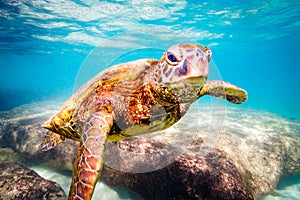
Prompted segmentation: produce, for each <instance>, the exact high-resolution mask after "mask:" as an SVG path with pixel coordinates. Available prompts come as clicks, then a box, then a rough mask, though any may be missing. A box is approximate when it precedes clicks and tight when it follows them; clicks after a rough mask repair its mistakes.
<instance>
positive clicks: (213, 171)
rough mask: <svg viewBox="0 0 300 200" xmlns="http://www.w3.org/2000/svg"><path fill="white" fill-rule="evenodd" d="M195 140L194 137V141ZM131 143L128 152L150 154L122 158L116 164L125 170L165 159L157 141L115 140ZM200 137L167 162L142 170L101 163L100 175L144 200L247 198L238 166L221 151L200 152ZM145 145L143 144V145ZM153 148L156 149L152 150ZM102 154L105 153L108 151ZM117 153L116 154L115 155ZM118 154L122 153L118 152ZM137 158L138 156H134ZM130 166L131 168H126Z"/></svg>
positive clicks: (248, 196) (123, 145)
mask: <svg viewBox="0 0 300 200" xmlns="http://www.w3.org/2000/svg"><path fill="white" fill-rule="evenodd" d="M194 142H195V141H194ZM132 144H134V146H135V148H133V149H131V152H135V153H137V154H139V153H140V152H145V153H146V154H147V153H149V151H152V152H151V155H147V156H145V157H144V159H143V156H137V157H134V156H133V157H132V159H124V160H123V162H121V163H120V164H121V165H123V166H125V167H124V168H123V169H125V168H126V169H125V171H136V169H137V168H140V167H144V168H145V167H147V166H145V164H143V163H145V162H147V164H148V167H149V164H150V165H151V167H153V166H154V167H155V164H158V163H157V157H161V158H163V159H168V156H167V155H166V154H167V152H163V153H162V152H159V150H158V149H157V148H156V147H155V146H157V141H151V140H142V139H128V140H123V141H120V142H119V143H118V146H119V147H120V148H121V149H122V150H125V149H126V148H127V147H129V146H132ZM201 144H202V141H201V140H200V141H198V142H195V144H193V145H191V146H190V147H188V148H187V151H186V152H185V153H184V154H182V155H179V156H176V158H175V160H174V161H173V162H170V163H171V164H170V165H167V166H166V167H163V168H161V169H158V170H155V171H149V172H145V173H130V172H124V171H120V170H116V169H112V168H110V167H105V168H104V171H103V173H102V176H101V178H102V179H103V180H104V181H105V182H106V183H107V184H108V185H110V186H123V187H127V188H130V189H131V190H132V191H134V192H136V193H138V194H139V195H140V196H141V197H142V198H143V199H145V200H152V199H198V200H202V199H207V200H215V199H222V200H227V199H228V200H229V199H240V200H251V199H254V198H253V196H252V194H251V193H250V192H249V190H248V189H247V188H246V185H245V184H244V182H243V179H242V177H241V175H240V174H239V171H238V169H237V168H236V167H235V164H234V163H233V161H232V160H231V159H230V158H228V157H227V156H226V155H225V154H224V152H221V151H219V150H217V149H213V148H207V149H206V151H207V152H209V153H207V154H206V155H205V156H202V155H200V154H199V153H197V152H198V150H199V149H200V148H201ZM145 147H146V148H145ZM153 151H157V152H155V153H153ZM106 156H109V155H108V154H107V155H106ZM114 156H116V157H119V155H115V154H114ZM120 156H121V157H122V155H120ZM138 158H139V159H138ZM130 167H132V169H130Z"/></svg>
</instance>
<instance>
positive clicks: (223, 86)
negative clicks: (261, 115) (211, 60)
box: [199, 80, 248, 104]
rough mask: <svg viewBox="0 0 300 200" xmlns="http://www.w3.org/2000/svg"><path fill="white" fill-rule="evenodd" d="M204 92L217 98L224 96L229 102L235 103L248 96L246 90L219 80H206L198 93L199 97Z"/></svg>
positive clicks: (239, 102)
mask: <svg viewBox="0 0 300 200" xmlns="http://www.w3.org/2000/svg"><path fill="white" fill-rule="evenodd" d="M206 94H208V95H211V96H214V97H218V98H224V99H226V100H227V101H229V102H230V103H235V104H241V103H244V102H245V101H246V100H247V98H248V95H247V92H246V91H245V90H243V89H241V88H239V87H237V86H235V85H233V84H231V83H228V82H224V81H220V80H209V81H206V83H205V84H204V86H203V87H202V89H201V91H200V93H199V97H201V96H203V95H206Z"/></svg>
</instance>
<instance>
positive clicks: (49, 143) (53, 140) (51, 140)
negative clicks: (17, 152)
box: [40, 131, 66, 151]
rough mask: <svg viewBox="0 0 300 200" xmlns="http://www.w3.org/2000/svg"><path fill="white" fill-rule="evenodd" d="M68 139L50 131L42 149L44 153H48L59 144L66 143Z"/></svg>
mask: <svg viewBox="0 0 300 200" xmlns="http://www.w3.org/2000/svg"><path fill="white" fill-rule="evenodd" d="M65 139H66V138H65V137H64V136H62V135H59V134H57V133H54V132H52V131H49V133H48V135H47V136H46V137H45V139H44V141H43V143H42V144H41V146H40V148H41V150H42V151H48V150H50V149H52V148H54V147H55V146H56V145H57V144H58V143H60V142H62V141H64V140H65Z"/></svg>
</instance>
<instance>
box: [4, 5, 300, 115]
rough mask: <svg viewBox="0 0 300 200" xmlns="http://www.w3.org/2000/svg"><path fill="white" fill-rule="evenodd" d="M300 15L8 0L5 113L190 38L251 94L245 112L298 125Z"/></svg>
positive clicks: (297, 9)
mask: <svg viewBox="0 0 300 200" xmlns="http://www.w3.org/2000/svg"><path fill="white" fill-rule="evenodd" d="M299 13H300V2H299V1H298V0H289V1H284V0H268V1H258V0H254V1H243V2H241V1H214V2H211V1H183V0H165V1H158V0H147V1H138V0H131V1H122V0H115V1H92V0H81V1H80V0H73V1H59V0H45V1H43V0H36V1H29V0H24V1H19V0H1V1H0V110H10V109H12V108H14V107H16V106H18V105H21V104H25V103H30V102H34V101H39V100H46V99H52V98H67V97H69V96H70V95H71V94H72V93H73V91H74V89H75V88H77V87H78V86H79V85H80V83H82V82H84V81H82V80H87V79H88V78H89V77H91V76H92V75H94V74H96V73H97V72H99V71H101V70H102V69H104V68H105V67H107V66H108V65H109V64H112V63H116V62H118V61H127V60H135V59H138V58H142V57H153V58H157V59H159V58H160V56H161V53H162V52H163V49H165V47H166V46H167V45H168V44H172V43H173V44H176V43H179V42H181V41H186V42H189V41H192V42H197V43H199V44H203V45H206V46H208V47H210V48H211V50H212V52H213V62H214V63H215V66H216V67H217V69H218V71H219V73H220V76H221V78H222V79H223V80H225V81H230V82H231V83H234V84H236V85H238V86H240V87H242V88H244V89H246V90H247V91H248V95H249V99H248V100H247V102H246V103H245V104H243V105H239V106H241V107H246V108H253V109H256V110H265V111H269V112H273V113H276V114H278V115H281V116H284V117H287V118H292V119H297V120H299V119H300V104H299V102H300V101H299V100H300V79H299V75H300V65H299V58H300V48H299V46H300V15H299ZM146 35H150V37H151V39H148V38H147V37H148V36H146ZM153 41H155V42H154V43H153ZM91 55H92V56H93V60H92V61H91V59H88V58H91ZM95 58H96V60H95ZM116 58H117V59H116ZM97 59H98V60H97ZM89 62H91V63H89ZM87 65H88V67H87V68H86V66H87ZM81 79H82V80H81Z"/></svg>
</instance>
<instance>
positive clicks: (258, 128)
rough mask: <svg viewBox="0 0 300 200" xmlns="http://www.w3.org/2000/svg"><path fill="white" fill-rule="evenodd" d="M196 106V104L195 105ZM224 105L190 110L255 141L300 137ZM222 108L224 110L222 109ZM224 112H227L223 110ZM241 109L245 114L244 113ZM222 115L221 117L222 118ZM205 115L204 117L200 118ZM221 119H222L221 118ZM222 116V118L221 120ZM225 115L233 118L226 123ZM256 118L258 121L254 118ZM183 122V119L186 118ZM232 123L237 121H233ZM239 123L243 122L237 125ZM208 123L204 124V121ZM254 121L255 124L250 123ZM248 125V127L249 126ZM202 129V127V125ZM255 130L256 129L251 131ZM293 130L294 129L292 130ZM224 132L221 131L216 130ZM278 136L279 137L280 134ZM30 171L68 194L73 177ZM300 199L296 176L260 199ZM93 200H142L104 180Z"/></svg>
mask: <svg viewBox="0 0 300 200" xmlns="http://www.w3.org/2000/svg"><path fill="white" fill-rule="evenodd" d="M193 105H194V104H193ZM226 107H227V106H226V105H225V104H222V103H221V104H219V103H218V102H215V103H212V104H211V108H207V106H200V108H199V106H197V105H196V107H192V108H190V110H192V112H197V113H198V114H199V113H203V111H204V114H207V111H208V110H207V109H211V110H210V115H211V116H210V118H211V119H212V118H214V116H213V115H214V112H215V113H218V117H216V118H215V120H223V121H222V122H221V124H223V125H224V124H227V126H230V127H231V128H232V130H235V129H239V128H241V127H242V128H243V129H244V130H245V132H246V133H245V134H253V137H259V135H261V134H262V133H264V130H270V127H273V128H271V129H272V130H276V132H278V133H279V134H280V133H281V132H286V133H290V134H291V133H292V134H293V135H294V134H295V136H296V137H299V136H298V134H299V133H300V130H298V128H299V123H300V122H299V121H298V120H294V119H287V118H283V117H281V116H278V115H276V114H273V113H269V112H265V111H256V110H252V109H244V108H240V107H238V106H237V107H236V106H234V107H231V106H229V107H227V108H226ZM220 108H221V109H220ZM223 108H224V110H223V111H224V112H223V111H221V112H220V110H222V109H223ZM241 109H242V110H241ZM241 112H243V113H244V114H245V112H247V114H246V115H245V116H247V117H245V116H244V117H242V116H241V117H239V116H236V115H239V113H241ZM220 113H221V114H220ZM201 115H202V114H201ZM220 115H221V116H220ZM222 115H223V116H222ZM226 115H228V116H229V115H230V117H231V119H229V117H228V118H227V119H226ZM255 116H257V117H255ZM183 119H184V118H183ZM232 119H235V120H234V121H232ZM237 119H240V120H239V121H237ZM204 121H205V120H204ZM251 121H252V122H251ZM247 123H248V125H245V124H247ZM200 126H201V125H200ZM252 126H253V127H252ZM291 127H292V128H291ZM217 128H220V129H222V126H221V127H217ZM278 133H277V134H278ZM30 168H31V169H33V170H35V171H36V172H37V173H38V174H40V175H41V176H42V177H44V178H46V179H49V180H52V181H55V182H57V183H58V184H60V185H61V187H62V188H63V189H64V191H65V192H66V194H68V191H69V185H70V183H71V179H72V178H71V176H68V175H65V174H61V173H59V172H57V171H54V170H53V169H50V168H46V167H44V166H30ZM299 197H300V174H298V175H296V176H289V177H282V178H281V179H280V181H279V184H278V186H277V188H276V189H275V190H274V191H273V192H272V193H271V194H269V195H267V196H265V197H262V198H260V200H287V199H289V200H299ZM93 199H94V200H95V199H97V200H98V199H99V200H100V199H103V200H104V199H105V200H119V199H128V200H129V199H133V200H140V199H142V198H140V197H139V196H138V195H137V194H135V193H134V192H131V191H129V190H127V189H125V188H110V187H109V186H107V185H106V184H105V183H103V182H102V181H101V180H100V181H99V182H98V184H97V187H96V190H95V193H94V195H93Z"/></svg>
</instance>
